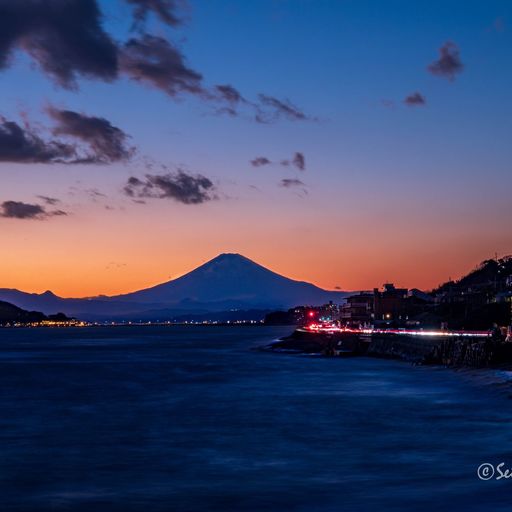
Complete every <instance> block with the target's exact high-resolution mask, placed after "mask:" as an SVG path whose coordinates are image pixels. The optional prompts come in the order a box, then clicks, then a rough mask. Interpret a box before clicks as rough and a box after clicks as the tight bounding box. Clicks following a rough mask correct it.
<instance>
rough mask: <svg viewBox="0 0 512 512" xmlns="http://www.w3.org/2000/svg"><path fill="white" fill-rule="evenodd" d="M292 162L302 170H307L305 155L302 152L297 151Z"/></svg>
mask: <svg viewBox="0 0 512 512" xmlns="http://www.w3.org/2000/svg"><path fill="white" fill-rule="evenodd" d="M292 164H293V165H294V166H295V167H297V169H299V170H301V171H305V170H306V159H305V157H304V155H303V154H302V153H300V152H297V153H295V155H293V160H292Z"/></svg>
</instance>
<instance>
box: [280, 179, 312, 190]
mask: <svg viewBox="0 0 512 512" xmlns="http://www.w3.org/2000/svg"><path fill="white" fill-rule="evenodd" d="M279 185H280V186H281V187H285V188H291V187H305V186H306V184H305V183H304V182H302V181H301V180H298V179H296V178H284V179H282V180H281V182H280V183H279Z"/></svg>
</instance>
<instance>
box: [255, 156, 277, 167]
mask: <svg viewBox="0 0 512 512" xmlns="http://www.w3.org/2000/svg"><path fill="white" fill-rule="evenodd" d="M271 163H272V162H271V161H270V160H269V159H268V158H267V157H266V156H257V157H256V158H254V159H253V160H251V165H252V166H253V167H262V166H263V165H270V164H271Z"/></svg>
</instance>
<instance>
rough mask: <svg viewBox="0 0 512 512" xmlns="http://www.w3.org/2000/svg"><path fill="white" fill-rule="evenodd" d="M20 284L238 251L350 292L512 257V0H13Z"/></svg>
mask: <svg viewBox="0 0 512 512" xmlns="http://www.w3.org/2000/svg"><path fill="white" fill-rule="evenodd" d="M0 34H2V35H0V72H1V73H2V80H0V98H1V100H0V176H1V183H2V185H1V187H0V244H1V257H0V263H1V264H0V287H3V288H18V289H21V290H24V291H30V292H42V291H45V290H48V289H50V290H52V291H53V292H55V293H57V294H58V295H61V296H64V297H82V296H94V295H98V294H108V295H113V294H118V293H124V292H129V291H133V290H137V289H140V288H146V287H148V286H151V285H154V284H158V283H161V282H164V281H167V280H169V279H172V278H175V277H178V276H179V275H182V274H184V273H186V272H188V271H189V270H192V269H193V268H195V267H196V266H198V265H200V264H202V263H204V262H206V261H207V260H209V259H211V258H213V257H215V256H216V255H217V254H219V253H223V252H236V253H241V254H243V255H245V256H247V257H249V258H251V259H253V260H255V261H257V262H258V263H260V264H262V265H264V266H266V267H268V268H270V269H272V270H274V271H276V272H279V273H281V274H283V275H286V276H288V277H291V278H294V279H300V280H305V281H309V282H313V283H315V284H317V285H319V286H321V287H324V288H328V289H335V288H339V289H343V290H360V289H371V288H373V287H376V286H380V285H382V283H384V282H388V281H391V282H394V283H395V284H396V285H400V286H406V287H418V288H423V289H429V288H432V287H434V286H436V285H438V284H440V283H442V282H444V281H446V280H448V278H450V277H451V278H457V277H460V276H461V275H463V274H464V273H466V272H467V271H469V270H471V269H472V268H474V267H475V266H476V265H477V264H478V263H479V262H480V261H482V260H484V259H487V258H491V257H494V256H495V254H498V256H504V255H506V254H511V253H512V229H511V222H510V219H511V218H512V201H511V190H512V172H511V171H512V169H511V160H512V144H511V143H510V135H511V133H512V101H511V100H510V91H511V90H512V67H511V66H510V63H511V62H512V3H510V2H509V1H492V0H490V1H486V2H481V1H466V2H464V5H463V8H462V5H461V2H459V1H431V0H429V1H416V2H405V1H385V2H382V1H360V0H358V1H355V0H354V1H342V0H338V1H329V0H258V1H245V0H215V1H214V2H212V1H208V0H188V1H185V0H50V1H44V2H43V1H40V0H20V1H17V2H12V1H11V0H0Z"/></svg>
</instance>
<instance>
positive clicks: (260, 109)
mask: <svg viewBox="0 0 512 512" xmlns="http://www.w3.org/2000/svg"><path fill="white" fill-rule="evenodd" d="M258 98H259V101H260V103H259V105H258V106H257V114H256V118H255V119H256V121H258V122H259V123H272V122H274V121H276V120H278V119H280V118H285V119H288V120H289V121H306V120H309V119H310V118H309V117H308V116H307V115H306V114H305V113H304V112H303V111H302V110H300V109H299V108H298V107H296V106H295V105H293V103H291V102H290V101H288V100H278V99H277V98H274V97H273V96H268V95H266V94H258Z"/></svg>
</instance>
